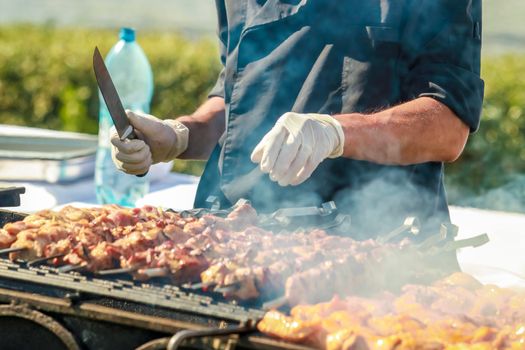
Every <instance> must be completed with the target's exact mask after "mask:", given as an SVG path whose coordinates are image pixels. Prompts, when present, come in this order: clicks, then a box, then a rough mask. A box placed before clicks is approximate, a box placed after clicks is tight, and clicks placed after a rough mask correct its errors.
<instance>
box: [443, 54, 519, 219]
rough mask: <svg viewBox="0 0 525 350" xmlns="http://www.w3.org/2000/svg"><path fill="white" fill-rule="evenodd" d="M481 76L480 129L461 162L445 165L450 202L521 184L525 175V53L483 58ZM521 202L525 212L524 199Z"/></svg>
mask: <svg viewBox="0 0 525 350" xmlns="http://www.w3.org/2000/svg"><path fill="white" fill-rule="evenodd" d="M481 74H482V77H483V79H484V80H485V101H484V105H483V115H482V118H481V125H480V128H479V131H478V132H477V133H475V134H473V135H470V138H469V141H468V143H467V146H466V148H465V151H464V153H463V155H462V156H461V158H460V159H459V160H458V161H457V162H455V163H452V164H448V165H447V166H446V172H445V174H446V177H445V178H446V184H447V190H448V192H449V199H450V201H451V202H452V203H465V202H464V201H463V200H462V199H464V198H467V197H475V196H481V195H484V194H485V193H487V192H488V191H490V190H492V189H496V188H501V187H503V186H506V185H507V184H509V183H510V182H513V181H522V176H521V175H522V174H525V55H523V54H521V55H504V56H498V57H484V58H483V61H482V73H481ZM515 185H516V184H515ZM513 187H516V186H513ZM520 187H522V186H520ZM503 200H505V199H503ZM522 203H523V204H522V209H521V210H525V197H524V198H522ZM465 204H467V203H465ZM484 206H487V207H493V205H492V204H491V203H485V204H484ZM503 207H504V203H500V204H498V208H501V209H503ZM513 209H516V206H515V205H514V206H513Z"/></svg>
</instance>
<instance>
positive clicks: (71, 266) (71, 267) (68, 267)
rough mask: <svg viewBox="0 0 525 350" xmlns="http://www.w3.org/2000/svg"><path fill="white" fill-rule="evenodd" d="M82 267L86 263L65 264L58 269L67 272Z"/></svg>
mask: <svg viewBox="0 0 525 350" xmlns="http://www.w3.org/2000/svg"><path fill="white" fill-rule="evenodd" d="M82 268H84V265H64V266H61V267H59V268H58V269H57V270H58V272H62V273H65V272H71V271H76V270H80V269H82Z"/></svg>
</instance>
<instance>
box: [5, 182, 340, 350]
mask: <svg viewBox="0 0 525 350" xmlns="http://www.w3.org/2000/svg"><path fill="white" fill-rule="evenodd" d="M3 193H4V194H6V195H5V196H3V197H2V196H0V197H1V198H0V205H2V204H4V205H12V204H13V203H14V204H15V205H16V204H17V203H19V198H18V195H19V194H20V193H23V189H9V190H8V191H4V192H3ZM6 196H8V197H9V198H7V197H6ZM209 202H210V207H211V208H210V209H198V210H191V211H187V212H184V213H183V215H194V216H200V215H203V214H206V213H212V214H214V215H218V216H222V215H227V213H228V212H229V211H228V210H221V209H220V208H219V207H218V206H217V204H216V203H215V200H214V198H210V199H209ZM5 203H9V204H5ZM25 215H26V214H23V213H16V212H12V211H6V210H0V225H2V226H3V225H4V224H5V223H8V222H13V221H17V220H22V219H23V218H24V216H25ZM305 218H308V220H306V221H305ZM298 221H299V222H301V223H302V224H303V225H306V223H307V222H309V223H310V224H311V225H315V226H316V227H323V228H333V227H336V226H337V227H344V226H345V225H347V224H348V218H347V217H345V216H342V215H339V214H337V210H336V208H335V205H334V204H333V203H326V204H324V205H323V206H322V207H321V208H314V207H312V208H294V209H282V210H278V211H277V212H275V213H273V214H271V215H267V216H265V217H264V219H263V221H262V222H263V225H264V226H265V227H266V228H270V229H273V230H278V229H282V228H286V227H287V226H290V225H296V224H297V222H298ZM7 252H8V251H4V252H3V254H2V253H0V303H1V304H0V348H2V349H33V348H36V347H38V348H45V349H112V350H115V349H136V348H137V349H141V350H152V349H166V347H168V348H169V349H176V348H184V349H210V348H213V349H234V348H236V349H254V348H255V349H290V350H292V349H308V348H306V347H302V346H298V345H294V344H290V343H285V342H281V341H277V340H273V339H270V338H268V337H266V336H264V335H262V334H260V333H257V331H256V328H255V326H256V323H257V321H258V320H259V319H261V318H262V316H263V315H264V311H263V310H262V304H260V303H251V304H238V303H236V302H232V301H227V300H224V299H223V298H221V297H220V296H218V295H213V294H206V293H205V292H198V291H195V290H194V289H191V288H189V287H188V288H184V287H181V286H174V285H171V284H166V283H163V281H162V279H153V280H151V281H148V282H147V283H142V282H138V281H134V280H132V279H131V277H128V276H126V275H122V274H115V275H108V276H97V275H93V274H83V273H82V274H81V273H79V272H77V271H66V270H67V269H63V268H55V267H51V266H47V265H43V264H42V263H44V262H45V261H33V262H27V261H15V262H13V261H10V260H9V259H7V256H6V253H7ZM174 334H176V335H175V336H173V335H174ZM26 335H27V336H26ZM42 344H45V345H44V346H42Z"/></svg>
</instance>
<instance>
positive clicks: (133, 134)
mask: <svg viewBox="0 0 525 350" xmlns="http://www.w3.org/2000/svg"><path fill="white" fill-rule="evenodd" d="M126 138H127V139H129V140H136V139H139V138H138V137H137V134H135V129H131V132H130V133H129V135H128V136H127V137H126ZM147 174H148V172H147V171H146V172H145V173H144V174H139V175H135V176H136V177H144V176H146V175H147Z"/></svg>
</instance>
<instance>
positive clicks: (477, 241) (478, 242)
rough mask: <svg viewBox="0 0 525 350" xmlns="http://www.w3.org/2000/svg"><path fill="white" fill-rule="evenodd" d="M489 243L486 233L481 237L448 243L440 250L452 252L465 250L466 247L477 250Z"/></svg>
mask: <svg viewBox="0 0 525 350" xmlns="http://www.w3.org/2000/svg"><path fill="white" fill-rule="evenodd" d="M489 241H490V239H489V236H488V235H487V234H486V233H484V234H482V235H479V236H475V237H472V238H467V239H462V240H459V241H453V242H449V243H447V244H445V246H444V247H443V248H442V249H443V250H444V251H453V250H458V249H461V248H466V247H473V248H477V247H479V246H482V245H484V244H486V243H488V242H489Z"/></svg>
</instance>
